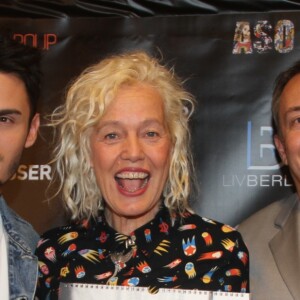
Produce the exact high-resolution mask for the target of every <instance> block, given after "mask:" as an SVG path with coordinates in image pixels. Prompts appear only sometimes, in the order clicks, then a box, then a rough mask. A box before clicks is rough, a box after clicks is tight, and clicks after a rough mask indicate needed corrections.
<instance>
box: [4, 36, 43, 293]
mask: <svg viewBox="0 0 300 300" xmlns="http://www.w3.org/2000/svg"><path fill="white" fill-rule="evenodd" d="M40 75H41V74H40V52H39V51H38V50H37V49H35V48H29V47H27V46H24V45H22V44H19V43H17V42H16V41H14V40H11V39H8V38H6V37H3V36H1V35H0V291H1V292H0V293H1V299H33V297H34V291H35V286H36V281H37V258H36V257H35V256H34V254H33V253H34V249H35V247H36V244H37V241H38V238H39V237H38V235H37V233H36V232H35V231H34V229H33V228H32V226H31V225H29V224H28V223H27V222H25V221H24V220H22V219H21V218H20V217H19V216H18V215H17V214H16V213H15V212H13V211H12V210H11V209H10V208H9V207H8V206H7V204H6V203H5V200H4V198H3V196H2V194H1V191H2V187H3V185H4V184H5V183H6V182H7V181H8V180H9V179H10V178H11V177H12V175H13V174H14V173H15V171H16V169H17V167H18V165H19V161H20V158H21V155H22V152H23V149H24V148H28V147H30V146H32V145H33V144H34V142H35V140H36V138H37V133H38V128H39V124H40V119H39V114H38V113H37V112H36V109H37V100H38V98H39V94H40V77H41V76H40Z"/></svg>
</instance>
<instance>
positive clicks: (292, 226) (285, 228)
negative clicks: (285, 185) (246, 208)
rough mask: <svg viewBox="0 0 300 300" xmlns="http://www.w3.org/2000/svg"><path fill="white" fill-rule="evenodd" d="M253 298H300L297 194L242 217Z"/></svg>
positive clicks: (299, 239) (299, 207)
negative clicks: (245, 218) (243, 218)
mask: <svg viewBox="0 0 300 300" xmlns="http://www.w3.org/2000/svg"><path fill="white" fill-rule="evenodd" d="M238 230H239V231H240V233H241V234H242V236H243V238H244V241H245V243H246V245H247V247H248V249H249V253H250V291H251V294H252V298H251V299H252V300H269V299H270V300H277V299H278V300H295V299H297V300H300V201H299V198H298V196H297V195H296V194H293V195H292V196H290V197H289V198H286V199H283V200H281V201H276V202H274V203H272V204H270V205H269V206H267V207H265V208H263V209H262V210H260V211H258V212H257V213H255V214H254V215H252V216H251V217H249V218H248V219H247V220H245V221H244V222H243V223H242V224H241V225H240V226H239V227H238Z"/></svg>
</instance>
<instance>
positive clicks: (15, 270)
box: [0, 195, 39, 300]
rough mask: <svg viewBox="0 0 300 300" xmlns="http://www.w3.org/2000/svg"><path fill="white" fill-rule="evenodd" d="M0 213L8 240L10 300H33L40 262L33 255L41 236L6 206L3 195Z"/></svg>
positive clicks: (0, 197) (0, 202)
mask: <svg viewBox="0 0 300 300" xmlns="http://www.w3.org/2000/svg"><path fill="white" fill-rule="evenodd" d="M0 212H1V217H2V222H3V227H4V228H5V231H6V234H7V239H8V272H9V294H10V295H9V296H10V297H9V299H10V300H21V299H22V300H23V299H24V300H25V299H26V300H27V299H30V300H32V299H33V298H34V292H35V287H36V282H37V274H38V263H37V261H38V260H37V257H36V256H35V255H34V254H33V253H34V250H35V247H36V245H37V241H38V239H39V236H38V234H37V233H36V232H35V231H34V229H33V228H32V226H31V225H30V224H28V223H27V222H26V221H24V220H23V219H21V218H20V217H19V216H18V215H17V214H16V213H15V212H13V211H12V210H11V209H10V208H9V207H8V206H7V205H6V203H5V201H4V199H3V197H2V196H1V195H0Z"/></svg>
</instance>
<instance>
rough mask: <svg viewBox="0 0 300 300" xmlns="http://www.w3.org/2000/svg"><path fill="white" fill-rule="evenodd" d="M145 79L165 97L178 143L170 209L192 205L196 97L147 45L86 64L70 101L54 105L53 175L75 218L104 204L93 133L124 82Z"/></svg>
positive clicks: (166, 194) (168, 190)
mask: <svg viewBox="0 0 300 300" xmlns="http://www.w3.org/2000/svg"><path fill="white" fill-rule="evenodd" d="M137 83H145V84H149V85H151V86H152V87H154V88H155V89H156V90H157V91H158V92H159V93H160V95H161V96H162V98H163V101H164V112H165V117H166V120H167V125H168V130H169V132H170V136H171V142H172V145H173V151H172V157H171V160H170V161H171V162H170V169H169V175H168V179H167V182H166V184H165V186H164V190H163V195H162V196H163V198H164V203H165V205H166V207H168V209H169V211H170V213H174V212H179V213H180V214H182V213H183V212H185V211H186V210H187V209H190V208H189V204H188V197H189V193H190V181H191V180H190V172H191V169H192V160H191V155H190V150H189V140H190V134H189V129H188V120H189V117H190V116H191V114H192V112H193V110H194V99H193V96H192V95H191V94H189V93H188V92H187V91H186V90H185V89H184V88H183V87H182V82H181V81H180V80H179V78H178V77H177V76H176V75H175V74H174V71H173V69H167V68H166V67H165V66H163V65H161V64H160V63H159V61H158V60H157V59H156V58H153V57H151V56H149V55H148V54H147V53H145V52H143V51H137V52H130V53H125V54H121V55H114V56H111V57H109V58H106V59H104V60H102V61H100V62H99V63H97V64H95V65H92V66H90V67H88V68H86V69H85V70H84V71H83V72H82V73H81V74H80V76H79V77H78V78H77V79H75V81H73V83H72V84H71V85H70V87H69V89H68V91H67V94H66V101H65V103H64V104H63V105H61V106H59V107H58V108H57V109H55V110H54V112H53V114H52V115H51V122H50V126H53V127H54V128H55V133H56V135H55V136H56V137H57V144H56V146H55V148H54V158H53V160H52V163H53V164H54V181H58V182H59V186H58V192H57V193H56V195H58V194H60V193H61V194H62V199H63V203H64V204H65V206H66V208H67V211H68V212H69V213H71V218H72V219H73V220H82V219H90V218H91V217H97V215H98V214H99V210H102V209H104V201H103V199H102V195H101V190H100V189H99V187H98V185H97V183H96V178H95V175H94V172H93V169H92V168H91V167H90V164H89V163H88V162H89V158H90V134H91V130H92V128H93V127H94V126H96V125H97V124H98V123H99V121H100V120H101V117H102V116H103V114H104V113H105V111H106V109H107V107H108V105H109V104H110V102H111V101H113V99H114V97H115V95H116V93H117V91H118V90H119V88H120V87H121V86H123V85H124V84H126V85H133V84H137Z"/></svg>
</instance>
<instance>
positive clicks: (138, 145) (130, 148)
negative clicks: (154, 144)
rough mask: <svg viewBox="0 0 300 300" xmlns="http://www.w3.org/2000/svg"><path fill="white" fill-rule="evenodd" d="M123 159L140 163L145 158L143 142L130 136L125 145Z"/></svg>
mask: <svg viewBox="0 0 300 300" xmlns="http://www.w3.org/2000/svg"><path fill="white" fill-rule="evenodd" d="M121 158H122V159H127V160H130V161H138V160H141V159H143V158H144V151H143V144H142V141H141V140H140V139H139V138H138V137H136V136H130V137H127V138H126V142H125V143H124V144H123V149H122V154H121Z"/></svg>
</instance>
